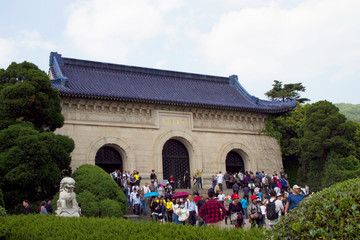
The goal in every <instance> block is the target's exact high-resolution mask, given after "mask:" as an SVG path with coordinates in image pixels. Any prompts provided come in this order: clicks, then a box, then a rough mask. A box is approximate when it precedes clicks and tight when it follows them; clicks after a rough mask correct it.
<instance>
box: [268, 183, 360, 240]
mask: <svg viewBox="0 0 360 240" xmlns="http://www.w3.org/2000/svg"><path fill="white" fill-rule="evenodd" d="M359 236H360V178H356V179H350V180H347V181H344V182H341V183H338V184H335V185H333V186H331V187H329V188H327V189H324V190H322V191H320V192H318V193H316V194H315V195H313V196H312V197H311V198H310V199H309V200H303V201H301V202H300V204H299V205H298V206H297V207H296V208H295V209H294V210H293V211H291V212H290V214H289V215H288V216H286V217H281V218H280V220H279V222H278V223H277V225H275V227H274V230H273V232H272V235H271V237H270V238H271V239H358V238H359Z"/></svg>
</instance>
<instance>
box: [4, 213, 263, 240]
mask: <svg viewBox="0 0 360 240" xmlns="http://www.w3.org/2000/svg"><path fill="white" fill-rule="evenodd" d="M265 234H266V231H264V230H261V229H257V228H255V229H251V230H247V231H244V230H242V229H234V228H232V229H229V230H228V229H223V230H220V229H216V228H209V227H201V228H199V227H192V226H182V225H175V224H169V223H167V224H159V223H153V222H133V221H129V220H125V219H119V218H66V217H56V216H54V215H40V214H37V215H28V216H24V215H13V216H9V217H4V218H1V217H0V239H27V240H32V239H34V240H42V239H44V240H47V239H59V240H63V239H81V240H83V239H106V240H108V239H127V240H132V239H134V240H139V239H146V240H152V239H156V240H162V239H172V240H174V239H191V240H197V239H199V240H210V239H211V240H213V239H214V240H216V239H231V240H233V239H255V240H256V239H264V238H265Z"/></svg>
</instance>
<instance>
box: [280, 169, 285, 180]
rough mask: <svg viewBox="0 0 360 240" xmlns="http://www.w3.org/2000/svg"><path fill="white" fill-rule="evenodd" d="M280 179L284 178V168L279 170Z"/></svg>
mask: <svg viewBox="0 0 360 240" xmlns="http://www.w3.org/2000/svg"><path fill="white" fill-rule="evenodd" d="M280 177H281V178H286V173H285V170H284V168H281V171H280Z"/></svg>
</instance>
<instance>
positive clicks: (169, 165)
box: [162, 139, 190, 188]
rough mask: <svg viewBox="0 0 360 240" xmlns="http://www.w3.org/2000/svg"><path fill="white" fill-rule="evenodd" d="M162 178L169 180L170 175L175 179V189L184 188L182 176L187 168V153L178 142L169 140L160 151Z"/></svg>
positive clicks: (188, 168)
mask: <svg viewBox="0 0 360 240" xmlns="http://www.w3.org/2000/svg"><path fill="white" fill-rule="evenodd" d="M162 158H163V176H164V179H169V178H170V176H171V175H172V176H173V177H174V179H175V188H185V184H184V181H183V179H184V174H185V171H186V170H188V171H189V172H190V167H189V153H188V151H187V149H186V147H185V146H184V144H182V143H181V142H180V141H178V140H175V139H170V140H168V141H167V142H166V143H165V144H164V148H163V150H162Z"/></svg>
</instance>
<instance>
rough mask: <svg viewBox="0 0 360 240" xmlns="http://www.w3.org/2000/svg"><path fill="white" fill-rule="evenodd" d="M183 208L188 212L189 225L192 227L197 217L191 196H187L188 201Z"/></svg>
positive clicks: (196, 210)
mask: <svg viewBox="0 0 360 240" xmlns="http://www.w3.org/2000/svg"><path fill="white" fill-rule="evenodd" d="M185 208H186V209H187V210H188V211H189V217H188V220H189V225H193V226H194V225H195V224H196V217H197V216H198V208H197V206H196V203H195V202H194V199H193V197H192V196H191V195H189V196H188V199H187V201H186V203H185Z"/></svg>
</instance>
